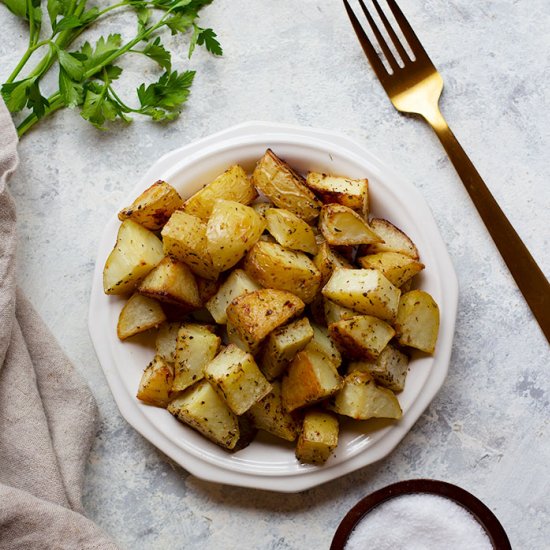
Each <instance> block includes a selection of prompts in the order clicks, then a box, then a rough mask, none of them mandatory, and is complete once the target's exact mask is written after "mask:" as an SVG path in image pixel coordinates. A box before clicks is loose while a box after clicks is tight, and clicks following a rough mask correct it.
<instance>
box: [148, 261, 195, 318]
mask: <svg viewBox="0 0 550 550" xmlns="http://www.w3.org/2000/svg"><path fill="white" fill-rule="evenodd" d="M138 291H139V293H140V294H143V295H144V296H149V297H150V298H155V299H157V300H160V301H161V302H168V303H171V304H178V305H179V306H181V307H183V308H184V309H185V310H186V311H192V310H193V309H197V308H199V307H200V306H201V299H200V296H199V289H198V287H197V282H196V281H195V277H194V276H193V273H192V272H191V270H190V269H189V268H188V267H187V266H186V265H185V264H184V263H181V262H178V261H176V260H174V259H173V258H171V257H170V256H165V257H164V258H163V259H162V261H161V262H160V263H159V264H158V265H157V266H156V267H155V268H154V269H153V270H152V271H150V272H149V274H148V275H147V276H146V277H145V279H143V281H142V282H141V284H140V285H139V287H138Z"/></svg>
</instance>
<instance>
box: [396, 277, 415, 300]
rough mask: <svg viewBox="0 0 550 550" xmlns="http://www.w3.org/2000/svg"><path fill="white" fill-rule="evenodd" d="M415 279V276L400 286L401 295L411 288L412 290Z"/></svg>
mask: <svg viewBox="0 0 550 550" xmlns="http://www.w3.org/2000/svg"><path fill="white" fill-rule="evenodd" d="M413 280H414V277H411V278H410V279H408V280H407V281H406V282H405V283H403V284H402V285H401V286H400V287H399V290H401V296H403V294H405V292H409V290H412V286H413Z"/></svg>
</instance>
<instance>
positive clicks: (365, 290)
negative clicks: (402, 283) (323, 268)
mask: <svg viewBox="0 0 550 550" xmlns="http://www.w3.org/2000/svg"><path fill="white" fill-rule="evenodd" d="M322 292H323V295H324V296H325V297H326V298H328V299H329V300H332V301H333V302H336V303H337V304H340V305H341V306H344V307H349V308H350V309H353V310H354V311H357V312H359V313H364V314H366V315H374V316H375V317H379V318H380V319H384V320H385V321H392V320H393V319H395V316H396V315H397V306H398V305H399V297H400V295H401V291H400V290H399V288H397V287H396V286H394V285H392V284H391V283H390V282H389V281H388V279H386V277H384V275H382V273H380V271H377V270H376V269H346V268H341V267H337V268H336V269H335V270H334V272H333V273H332V276H331V278H330V280H329V282H328V283H327V284H326V285H325V287H324V288H323V290H322Z"/></svg>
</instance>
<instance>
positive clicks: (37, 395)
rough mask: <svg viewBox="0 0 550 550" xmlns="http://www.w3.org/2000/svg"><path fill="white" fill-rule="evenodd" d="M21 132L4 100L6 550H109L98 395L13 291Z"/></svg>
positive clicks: (1, 262) (1, 221) (0, 354)
mask: <svg viewBox="0 0 550 550" xmlns="http://www.w3.org/2000/svg"><path fill="white" fill-rule="evenodd" d="M17 163H18V157H17V134H16V131H15V128H14V126H13V123H12V121H11V116H10V114H9V112H8V110H7V109H6V106H5V104H4V103H3V101H2V100H1V99H0V549H9V550H11V549H26V548H28V549H32V550H38V549H46V548H56V549H57V548H59V549H64V548H67V549H79V550H80V549H98V550H99V549H101V550H103V549H107V550H111V549H113V550H115V549H116V546H115V544H114V543H113V542H112V541H111V540H110V539H109V537H108V536H107V535H106V534H105V533H104V532H103V531H102V530H101V529H100V528H99V527H98V526H97V525H96V524H94V523H93V522H92V521H90V520H89V519H87V518H86V517H85V516H84V515H83V514H84V509H83V507H82V488H83V482H84V471H85V466H86V459H87V457H88V454H89V452H90V447H91V445H92V442H93V438H94V435H95V430H96V422H97V418H98V415H97V408H96V404H95V401H94V399H93V396H92V394H91V392H90V390H89V388H88V386H87V385H86V383H85V382H84V380H82V378H81V377H80V376H79V374H78V373H77V371H76V370H75V368H74V366H73V365H72V364H71V362H70V361H69V360H68V359H67V357H66V356H65V354H64V353H63V351H62V349H61V348H60V346H59V345H58V343H57V342H56V340H55V338H54V337H53V335H52V334H51V333H50V332H49V330H48V328H47V327H46V326H45V325H44V323H43V321H42V320H41V319H40V317H39V316H38V315H37V313H36V312H35V310H34V308H33V307H32V305H31V304H30V302H29V301H28V300H27V299H26V298H25V297H24V296H23V294H22V293H21V292H19V291H18V290H17V285H16V244H17V236H16V215H15V205H14V202H13V199H12V197H11V196H10V194H9V191H8V188H7V182H8V179H9V177H10V176H11V175H12V174H13V173H14V172H15V170H16V168H17Z"/></svg>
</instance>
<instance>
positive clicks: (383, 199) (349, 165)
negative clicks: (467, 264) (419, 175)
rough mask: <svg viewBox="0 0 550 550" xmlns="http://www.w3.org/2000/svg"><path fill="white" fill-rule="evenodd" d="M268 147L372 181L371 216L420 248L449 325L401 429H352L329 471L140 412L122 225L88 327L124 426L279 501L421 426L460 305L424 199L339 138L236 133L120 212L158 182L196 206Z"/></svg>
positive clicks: (295, 132) (210, 473)
mask: <svg viewBox="0 0 550 550" xmlns="http://www.w3.org/2000/svg"><path fill="white" fill-rule="evenodd" d="M267 147H271V148H272V149H273V150H274V152H275V153H276V154H277V155H279V156H281V157H282V158H283V159H285V160H287V161H288V162H289V163H290V164H291V165H292V166H293V167H295V168H297V169H298V170H299V171H302V172H307V171H308V170H317V171H321V172H328V173H334V174H343V175H346V176H350V177H368V179H369V182H370V188H369V189H370V196H371V209H372V212H373V214H374V215H375V216H377V217H382V218H387V219H389V220H390V221H391V222H393V223H394V224H395V225H397V226H398V227H400V228H401V229H402V230H403V231H404V232H405V233H407V234H408V235H409V236H410V237H411V238H412V239H413V241H414V242H415V243H416V245H417V247H418V249H419V251H420V254H421V257H422V261H423V262H424V263H425V264H426V270H425V271H424V272H423V273H422V274H421V277H420V285H419V286H420V287H421V288H423V289H424V290H426V291H427V292H429V293H430V294H431V295H432V296H433V297H434V299H435V300H436V301H437V303H438V304H439V307H440V310H441V326H440V332H439V340H438V344H437V350H436V353H435V355H434V356H433V357H427V356H422V357H420V356H419V357H417V358H415V359H414V360H413V361H412V364H411V370H410V373H409V375H408V378H407V383H406V387H405V390H404V391H403V392H402V393H401V394H399V401H400V403H401V407H402V408H403V411H404V414H403V417H402V418H401V420H399V422H395V423H389V424H387V425H385V426H384V425H383V423H382V422H380V421H378V423H376V421H372V422H371V421H365V422H350V423H349V424H348V423H346V424H345V425H344V426H343V428H342V430H341V435H340V442H339V444H338V448H337V450H336V454H335V456H334V457H331V458H330V459H329V461H328V462H327V463H326V464H325V465H324V466H321V467H319V466H309V465H307V466H306V465H301V464H299V463H298V462H297V461H296V458H295V457H294V451H293V445H291V444H286V443H285V442H282V441H279V440H277V441H275V440H274V439H271V438H270V436H267V435H260V436H258V437H257V439H256V440H255V441H254V442H253V443H252V444H251V445H250V446H249V447H247V448H246V449H243V450H242V451H239V452H237V453H235V454H230V453H227V452H226V451H224V450H222V449H221V448H219V447H217V446H216V445H214V444H213V443H211V442H209V441H208V440H206V439H205V438H203V437H202V436H201V435H199V434H197V433H196V432H194V431H193V430H191V429H190V428H187V427H186V426H185V425H183V424H181V423H180V422H178V421H177V420H176V419H175V418H174V417H172V416H171V415H170V414H169V413H168V412H167V411H166V410H164V409H159V408H156V407H151V406H147V405H144V404H142V403H140V402H139V401H138V400H137V399H136V397H135V394H136V390H137V387H138V383H139V380H140V377H141V373H142V372H143V369H144V368H145V366H146V365H147V364H148V362H149V361H150V360H151V358H152V356H153V351H152V347H151V346H147V345H145V344H143V343H141V341H139V342H135V341H134V342H125V343H121V342H120V341H119V340H118V338H117V335H116V324H117V320H118V314H119V312H120V309H121V307H122V305H123V303H124V300H123V299H121V298H119V297H116V296H106V295H105V294H104V293H103V285H102V271H103V265H104V263H105V260H106V258H107V256H108V254H109V252H110V251H111V249H112V247H113V245H114V242H115V239H116V234H117V230H118V227H119V224H120V222H119V220H118V218H117V216H116V214H114V215H113V218H112V219H111V221H110V222H109V223H108V224H107V227H106V228H105V232H104V234H103V238H102V240H101V244H100V247H99V253H98V256H97V258H98V259H97V264H96V268H95V273H94V281H93V288H92V295H91V302H90V316H89V328H90V335H91V337H92V341H93V344H94V346H95V349H96V353H97V356H98V358H99V361H100V363H101V366H102V368H103V370H104V372H105V376H106V377H107V381H108V383H109V386H110V388H111V391H112V393H113V396H114V398H115V400H116V402H117V405H118V407H119V409H120V412H121V414H122V415H123V416H124V418H125V419H126V420H127V421H128V422H129V423H130V424H131V425H132V426H133V427H134V428H135V429H136V430H137V431H138V432H139V433H141V434H142V435H143V436H144V437H145V438H146V439H148V440H149V441H150V442H151V443H153V444H154V445H156V446H157V447H158V448H159V449H160V450H162V451H163V452H164V453H166V454H167V455H168V456H169V457H170V458H172V459H173V460H174V461H176V462H177V463H178V464H180V465H181V466H182V467H183V468H185V469H187V470H188V471H189V472H190V473H192V474H193V475H195V476H197V477H199V478H202V479H206V480H210V481H215V482H219V483H227V484H230V485H238V486H242V487H254V488H258V489H268V490H273V491H280V492H297V491H302V490H304V489H308V488H310V487H314V486H316V485H319V484H321V483H324V482H326V481H329V480H331V479H335V478H337V477H339V476H342V475H344V474H347V473H349V472H352V471H354V470H357V469H358V468H361V467H363V466H366V465H367V464H371V463H373V462H375V461H377V460H380V459H381V458H383V457H385V456H386V455H387V454H388V453H389V452H391V451H392V450H393V449H394V448H395V446H396V445H397V444H398V443H399V441H400V440H401V439H402V438H403V437H404V436H405V434H406V433H407V432H408V431H409V430H410V429H411V427H412V426H413V424H414V423H415V422H416V421H417V420H418V418H419V417H420V415H421V414H422V412H423V411H424V409H425V408H426V407H427V406H428V404H429V403H430V402H431V400H432V399H433V398H434V397H435V395H436V393H437V392H438V390H439V389H440V387H441V385H442V384H443V381H444V379H445V376H446V374H447V369H448V365H449V358H450V354H451V346H452V340H453V332H454V325H455V319H456V311H457V301H458V283H457V278H456V274H455V272H454V269H453V265H452V263H451V260H450V258H449V255H448V253H447V250H446V248H445V245H444V243H443V240H442V239H441V236H440V234H439V231H438V229H437V227H436V224H435V221H434V219H433V217H432V215H431V212H430V210H429V208H428V206H427V204H426V203H425V201H424V199H423V198H422V197H421V195H420V193H419V192H418V191H417V190H416V189H415V188H414V187H413V186H412V185H411V184H410V183H408V182H407V181H405V180H404V179H403V178H401V177H400V176H398V175H397V174H395V173H394V172H393V171H392V170H391V169H390V168H388V167H387V166H384V165H382V164H381V163H380V162H379V161H378V160H377V159H376V158H374V157H373V156H372V155H371V154H370V153H369V152H368V151H366V150H365V149H364V148H363V147H362V146H361V145H360V144H359V143H357V142H355V141H352V140H351V139H349V138H347V137H345V136H342V135H340V134H337V133H333V132H327V131H322V130H315V129H311V128H300V127H295V126H288V125H283V124H272V123H262V122H250V123H245V124H241V125H239V126H234V127H232V128H229V129H228V130H225V131H223V132H220V133H218V134H215V135H213V136H210V137H207V138H205V139H202V140H200V141H197V142H195V143H192V144H190V145H186V146H184V147H181V148H179V149H176V150H175V151H173V152H171V153H168V154H167V155H165V156H164V157H162V158H161V159H160V160H158V161H157V162H156V163H155V164H154V165H153V166H152V167H151V168H150V169H149V170H148V171H147V173H146V174H145V175H144V176H143V178H142V179H141V181H140V183H139V184H138V185H137V186H136V188H135V189H134V190H133V191H132V192H131V193H130V195H129V196H128V198H127V200H126V201H125V202H124V204H121V205H120V206H121V208H122V207H124V206H127V205H128V204H130V203H131V202H132V201H133V199H134V198H135V197H136V196H137V195H139V194H140V193H141V192H142V191H143V190H144V189H146V188H147V187H148V186H149V185H151V184H152V183H153V182H154V181H156V180H158V179H162V180H166V181H168V182H169V183H170V184H172V185H173V186H174V187H175V188H176V189H177V190H178V191H179V192H180V193H181V194H182V196H183V197H184V198H185V197H188V196H189V195H191V194H192V193H194V192H195V191H197V190H198V189H199V188H200V187H201V186H202V185H204V184H205V183H207V182H209V181H210V180H211V179H213V178H214V177H215V176H217V175H218V174H219V173H221V172H222V171H223V170H225V169H226V168H227V167H228V166H230V165H231V164H234V163H239V164H241V165H243V166H244V168H245V169H246V170H252V169H253V167H254V164H255V162H256V161H257V160H258V159H259V158H260V157H261V156H262V155H263V153H264V152H265V150H266V148H267Z"/></svg>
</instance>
